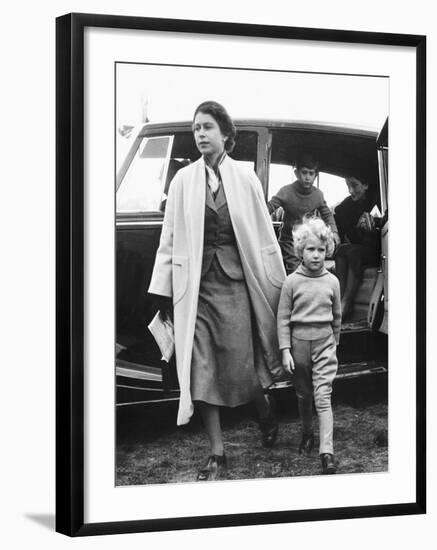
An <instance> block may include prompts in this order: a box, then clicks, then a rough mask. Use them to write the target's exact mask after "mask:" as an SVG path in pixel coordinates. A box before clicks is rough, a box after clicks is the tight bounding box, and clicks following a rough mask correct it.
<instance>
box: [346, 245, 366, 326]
mask: <svg viewBox="0 0 437 550" xmlns="http://www.w3.org/2000/svg"><path fill="white" fill-rule="evenodd" d="M346 257H347V266H348V268H347V281H346V287H345V289H344V293H343V295H342V300H341V309H342V316H343V318H344V319H345V318H346V317H347V316H348V315H349V314H350V313H351V311H352V309H353V305H354V300H355V296H356V294H357V291H358V288H359V286H360V283H361V279H362V276H363V259H362V253H361V247H360V246H359V245H355V246H354V245H351V246H350V248H349V250H348V251H347V256H346Z"/></svg>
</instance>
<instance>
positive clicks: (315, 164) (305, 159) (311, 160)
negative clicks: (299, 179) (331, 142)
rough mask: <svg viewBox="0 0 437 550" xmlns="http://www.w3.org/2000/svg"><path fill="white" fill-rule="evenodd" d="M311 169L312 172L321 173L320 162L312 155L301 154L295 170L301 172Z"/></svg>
mask: <svg viewBox="0 0 437 550" xmlns="http://www.w3.org/2000/svg"><path fill="white" fill-rule="evenodd" d="M304 166H305V168H310V169H311V170H315V171H316V172H318V171H319V161H318V160H317V159H316V158H315V156H314V155H312V154H311V153H301V154H300V155H299V156H298V157H297V159H296V164H295V168H296V170H300V169H301V168H303V167H304Z"/></svg>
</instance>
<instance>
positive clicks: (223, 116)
mask: <svg viewBox="0 0 437 550" xmlns="http://www.w3.org/2000/svg"><path fill="white" fill-rule="evenodd" d="M197 113H203V114H205V115H211V116H212V117H213V119H214V120H215V121H216V122H217V124H218V125H219V128H220V130H221V132H222V134H223V135H224V136H226V137H227V140H226V141H225V150H226V151H227V152H228V153H230V152H231V151H232V149H233V148H234V147H235V136H236V135H237V129H236V128H235V126H234V123H233V122H232V118H231V117H230V116H229V115H228V112H227V111H226V109H225V108H224V107H223V105H220V103H217V101H204V102H203V103H201V104H200V105H199V106H198V107H197V109H196V110H195V111H194V117H193V121H194V119H195V118H196V115H197Z"/></svg>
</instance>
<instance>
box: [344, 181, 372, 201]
mask: <svg viewBox="0 0 437 550" xmlns="http://www.w3.org/2000/svg"><path fill="white" fill-rule="evenodd" d="M346 185H347V188H348V191H349V194H350V196H351V198H352V200H353V201H359V200H360V199H362V198H363V197H364V195H365V194H366V191H367V189H368V185H367V184H366V183H362V182H361V181H360V180H359V179H357V178H353V177H352V178H346Z"/></svg>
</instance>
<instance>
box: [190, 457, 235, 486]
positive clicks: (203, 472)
mask: <svg viewBox="0 0 437 550" xmlns="http://www.w3.org/2000/svg"><path fill="white" fill-rule="evenodd" d="M227 473H228V462H227V459H226V455H224V454H223V455H210V456H209V457H208V460H207V461H206V464H205V465H204V466H203V467H202V468H201V469H200V470H199V472H198V474H197V481H216V480H218V479H226V478H227Z"/></svg>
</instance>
